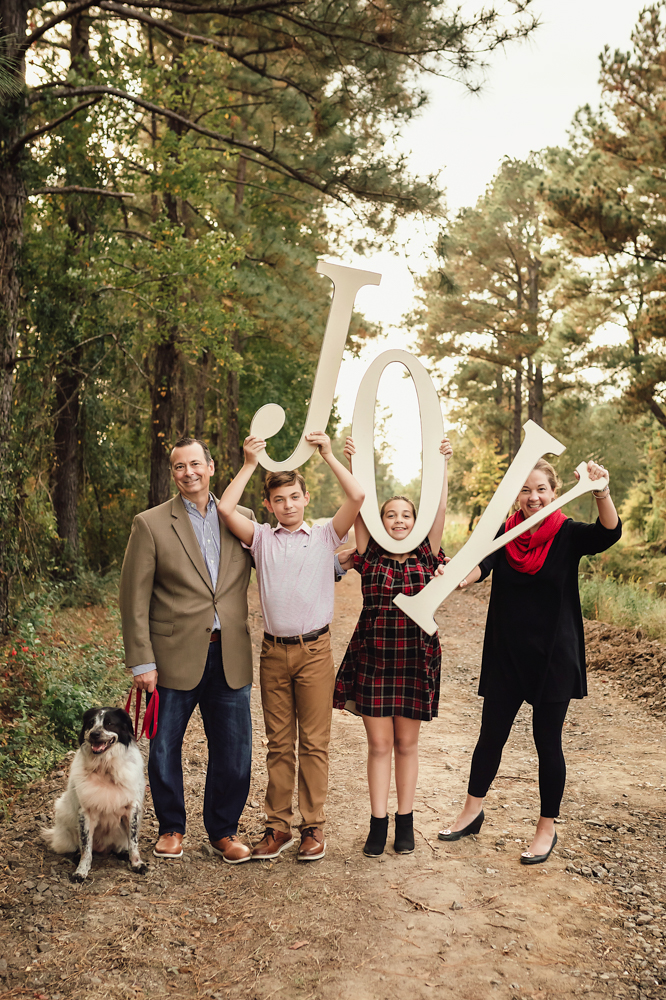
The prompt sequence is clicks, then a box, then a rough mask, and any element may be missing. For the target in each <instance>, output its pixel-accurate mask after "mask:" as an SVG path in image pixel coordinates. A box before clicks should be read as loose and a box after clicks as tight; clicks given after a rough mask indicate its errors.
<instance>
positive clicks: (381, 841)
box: [363, 814, 388, 858]
mask: <svg viewBox="0 0 666 1000" xmlns="http://www.w3.org/2000/svg"><path fill="white" fill-rule="evenodd" d="M387 834H388V814H387V815H386V816H384V818H383V819H377V817H376V816H371V817H370V833H369V834H368V839H367V840H366V842H365V846H364V848H363V853H364V854H365V856H366V858H378V857H379V855H380V854H383V853H384V847H385V846H386V837H387Z"/></svg>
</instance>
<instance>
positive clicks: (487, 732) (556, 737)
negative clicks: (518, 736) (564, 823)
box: [467, 695, 569, 818]
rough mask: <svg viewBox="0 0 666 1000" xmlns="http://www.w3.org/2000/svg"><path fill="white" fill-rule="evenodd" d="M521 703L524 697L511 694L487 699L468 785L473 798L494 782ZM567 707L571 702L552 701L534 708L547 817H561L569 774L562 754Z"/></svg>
mask: <svg viewBox="0 0 666 1000" xmlns="http://www.w3.org/2000/svg"><path fill="white" fill-rule="evenodd" d="M522 703H523V700H522V698H520V697H516V696H512V695H507V696H506V697H505V698H503V699H502V700H494V699H493V700H491V699H489V698H486V699H485V700H484V702H483V716H482V718H481V732H480V733H479V740H478V743H477V744H476V748H475V750H474V754H473V756H472V768H471V771H470V775H469V786H468V788H467V791H468V793H469V794H470V795H473V796H474V798H479V799H482V798H483V797H484V796H485V795H486V794H487V792H488V789H489V788H490V786H491V784H492V783H493V780H494V778H495V775H496V774H497V771H498V768H499V766H500V761H501V759H502V750H503V749H504V744H505V743H506V741H507V740H508V738H509V733H510V732H511V727H512V725H513V721H514V719H515V718H516V716H517V714H518V710H519V708H520V706H521V705H522ZM568 707H569V702H568V701H553V702H548V703H547V704H545V705H539V707H538V708H534V709H533V715H532V733H533V734H534V743H535V746H536V749H537V753H538V755H539V793H540V795H541V815H542V816H547V817H548V818H554V817H555V816H559V813H560V803H561V802H562V795H563V793H564V783H565V781H566V777H567V767H566V764H565V763H564V754H563V753H562V726H563V725H564V718H565V716H566V714H567V709H568Z"/></svg>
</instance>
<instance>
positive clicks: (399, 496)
mask: <svg viewBox="0 0 666 1000" xmlns="http://www.w3.org/2000/svg"><path fill="white" fill-rule="evenodd" d="M391 500H404V501H405V503H408V504H409V506H410V507H411V508H412V514H413V515H414V520H416V507H415V506H414V501H413V500H410V499H409V497H403V496H401V495H398V496H394V497H389V498H388V500H385V501H384V503H383V504H382V506H381V510H380V511H379V516H380V517H384V511H385V510H386V508H387V506H388V505H389V504H390V503H391Z"/></svg>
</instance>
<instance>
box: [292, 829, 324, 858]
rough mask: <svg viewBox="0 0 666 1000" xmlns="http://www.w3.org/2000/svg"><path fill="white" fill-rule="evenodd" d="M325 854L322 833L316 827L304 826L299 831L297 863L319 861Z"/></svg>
mask: <svg viewBox="0 0 666 1000" xmlns="http://www.w3.org/2000/svg"><path fill="white" fill-rule="evenodd" d="M325 854H326V841H325V840H324V831H323V830H322V829H321V828H320V827H318V826H306V828H305V829H304V830H301V846H300V847H299V849H298V860H299V861H319V859H320V858H323V857H324V855H325Z"/></svg>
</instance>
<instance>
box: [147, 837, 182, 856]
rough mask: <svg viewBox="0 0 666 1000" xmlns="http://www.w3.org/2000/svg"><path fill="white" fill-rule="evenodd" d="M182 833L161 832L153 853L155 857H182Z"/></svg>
mask: <svg viewBox="0 0 666 1000" xmlns="http://www.w3.org/2000/svg"><path fill="white" fill-rule="evenodd" d="M183 836H184V835H183V834H182V833H161V834H160V838H159V840H158V841H157V843H156V844H155V850H154V851H153V854H154V855H155V857H156V858H182V856H183V847H182V844H183Z"/></svg>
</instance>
